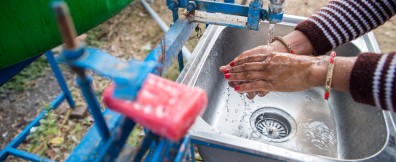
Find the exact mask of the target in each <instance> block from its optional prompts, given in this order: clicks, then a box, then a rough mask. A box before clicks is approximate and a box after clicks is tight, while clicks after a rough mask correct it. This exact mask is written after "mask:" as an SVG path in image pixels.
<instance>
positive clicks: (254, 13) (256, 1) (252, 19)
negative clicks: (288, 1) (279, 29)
mask: <svg viewBox="0 0 396 162" xmlns="http://www.w3.org/2000/svg"><path fill="white" fill-rule="evenodd" d="M269 1H270V4H269V5H268V10H267V11H266V10H262V9H261V7H262V5H263V2H262V0H253V1H251V2H250V4H249V12H248V19H247V28H249V29H252V30H258V28H259V22H260V19H263V20H264V19H266V20H268V21H269V22H270V23H271V24H276V23H279V22H281V21H282V18H283V3H284V2H285V0H269ZM260 12H261V13H260ZM261 16H263V17H261Z"/></svg>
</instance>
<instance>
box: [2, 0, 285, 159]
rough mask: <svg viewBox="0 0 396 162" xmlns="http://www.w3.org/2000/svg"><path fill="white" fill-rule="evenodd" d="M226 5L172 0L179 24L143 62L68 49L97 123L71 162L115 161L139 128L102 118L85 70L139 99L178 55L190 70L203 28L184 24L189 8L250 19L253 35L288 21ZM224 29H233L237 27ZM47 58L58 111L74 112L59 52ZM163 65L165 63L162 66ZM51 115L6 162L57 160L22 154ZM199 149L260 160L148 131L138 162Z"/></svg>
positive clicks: (190, 154) (256, 8)
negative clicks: (182, 11)
mask: <svg viewBox="0 0 396 162" xmlns="http://www.w3.org/2000/svg"><path fill="white" fill-rule="evenodd" d="M225 2H226V3H220V2H213V1H204V0H194V1H189V0H167V5H168V8H169V9H170V10H171V11H172V13H173V19H174V24H173V25H172V26H171V28H170V30H169V31H168V32H167V33H166V34H165V36H164V41H163V42H162V43H160V44H158V45H157V46H156V47H155V48H154V49H153V50H152V51H151V52H150V53H149V55H148V56H147V57H146V59H145V60H144V61H143V62H140V61H135V60H133V61H129V62H123V61H120V60H118V59H117V58H115V57H113V56H111V55H109V54H107V53H106V52H103V51H101V50H98V49H92V48H86V47H84V46H82V47H80V48H77V49H74V50H64V51H63V52H62V55H61V56H62V58H61V60H63V61H64V62H66V63H67V64H68V65H69V66H70V67H72V69H73V70H74V71H75V72H76V73H77V75H78V78H77V83H78V85H79V86H80V89H81V91H82V93H83V95H84V98H85V100H86V102H87V104H88V108H89V110H90V113H91V114H92V116H93V117H94V120H95V124H94V126H93V127H92V128H91V129H89V131H88V132H87V134H86V135H85V137H84V138H83V139H82V140H81V142H80V144H79V145H78V146H76V147H75V149H74V150H73V152H72V153H71V155H70V156H69V158H68V159H67V161H111V160H114V159H115V158H116V157H117V156H118V154H119V153H120V151H121V150H122V148H123V146H124V144H125V141H126V140H127V138H128V136H129V134H130V132H131V131H132V130H133V128H134V126H135V123H134V122H133V121H132V120H130V119H129V118H126V117H125V116H123V115H120V114H118V113H116V112H114V111H111V110H109V109H105V111H104V112H103V113H102V111H101V106H100V104H99V102H98V100H97V97H96V95H95V92H94V90H93V88H92V86H91V78H90V77H89V76H86V74H85V69H90V70H93V71H94V72H96V73H98V74H100V75H103V76H106V77H109V78H110V79H112V80H114V82H115V83H116V88H115V91H114V96H115V97H117V98H122V99H126V100H134V99H135V97H136V94H137V93H138V91H139V89H140V87H141V85H142V83H143V82H144V80H145V78H146V77H147V75H148V74H149V73H154V74H157V75H158V74H160V73H162V71H166V70H167V68H168V67H169V66H170V65H171V63H172V61H173V60H174V58H175V57H176V55H177V56H178V62H179V70H180V71H181V70H182V69H183V66H184V65H183V58H182V53H181V49H182V47H183V45H184V44H185V43H186V42H187V40H188V38H189V37H190V35H191V33H192V32H193V31H194V29H195V28H196V27H197V23H195V22H189V20H180V19H178V18H179V17H178V12H177V11H178V9H179V7H181V8H186V9H187V10H188V11H189V12H193V11H195V10H200V11H206V12H212V13H214V12H218V13H223V14H229V15H238V16H245V17H247V18H248V21H247V24H246V28H248V29H252V30H258V26H259V22H260V20H269V21H270V22H279V21H280V20H281V19H282V16H283V12H282V13H278V14H268V13H267V10H265V9H262V8H261V7H262V2H261V0H254V1H252V2H251V3H250V5H249V7H246V6H242V5H237V4H234V0H225ZM209 23H210V22H209ZM214 23H215V22H214ZM223 25H229V26H232V24H223ZM234 27H235V26H234ZM164 50H165V51H164ZM46 55H47V58H48V61H49V62H50V65H51V68H52V70H53V71H54V75H55V77H56V78H57V81H58V83H59V86H60V87H61V89H62V91H63V92H62V93H61V94H60V95H59V96H58V97H57V98H56V99H55V100H54V101H53V102H52V103H51V108H53V109H55V108H57V107H58V106H59V104H60V103H61V102H62V101H63V100H65V99H66V100H67V101H68V103H69V105H70V107H72V108H74V107H75V103H74V101H73V98H72V96H71V93H70V91H69V89H68V88H67V84H66V83H65V80H64V78H63V76H62V73H61V72H60V69H59V67H58V65H57V64H56V62H55V58H54V57H53V53H52V52H51V51H49V52H47V53H46ZM103 62H106V64H103ZM158 62H160V63H161V65H160V64H159V63H158ZM45 113H46V110H44V111H42V112H41V113H40V114H39V115H38V116H37V117H36V118H35V119H34V120H33V121H32V122H31V123H30V124H29V125H28V126H27V127H26V128H25V129H24V130H23V131H22V133H20V134H19V135H18V136H17V137H16V138H15V139H14V140H13V141H11V142H10V143H9V144H8V145H7V146H6V147H5V149H3V150H2V151H1V152H0V161H3V160H5V159H6V157H7V156H8V155H14V156H17V157H21V158H24V159H27V160H31V161H51V160H49V159H45V158H41V157H38V156H36V155H34V154H31V153H28V152H25V151H21V150H18V149H16V148H17V147H18V145H19V144H20V143H22V142H23V141H24V140H25V139H26V137H27V136H28V134H29V131H30V129H31V128H32V127H34V126H37V125H39V120H40V119H42V118H43V117H44V114H45ZM105 117H106V118H105ZM193 144H198V145H205V146H211V147H215V148H220V149H225V150H230V151H237V152H240V153H244V154H250V155H255V154H252V153H249V152H245V151H241V150H236V149H233V148H229V147H225V146H220V145H217V144H213V143H209V142H203V141H198V140H194V139H191V138H190V136H189V135H187V136H185V138H184V139H182V140H181V141H179V142H172V141H170V140H168V139H164V138H161V137H159V136H158V135H156V134H154V133H152V132H150V131H148V133H147V134H146V136H145V138H144V140H143V143H142V145H141V147H140V150H139V152H137V155H136V157H135V161H141V160H142V158H143V156H144V155H145V154H146V153H147V152H148V154H147V155H146V159H145V161H161V159H164V157H166V158H167V159H168V160H174V161H183V159H185V158H190V159H189V160H191V161H194V146H193ZM255 156H258V155H255Z"/></svg>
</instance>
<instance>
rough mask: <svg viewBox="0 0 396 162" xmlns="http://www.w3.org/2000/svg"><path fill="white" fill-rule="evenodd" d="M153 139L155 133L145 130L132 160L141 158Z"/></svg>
mask: <svg viewBox="0 0 396 162" xmlns="http://www.w3.org/2000/svg"><path fill="white" fill-rule="evenodd" d="M154 140H155V135H154V134H153V133H152V132H150V131H149V132H147V133H146V135H145V136H144V138H143V141H142V144H141V145H140V148H139V151H138V152H137V154H136V156H135V159H134V161H135V162H139V161H141V160H142V159H143V157H144V155H145V154H146V152H147V150H149V148H150V145H151V144H152V143H153V141H154Z"/></svg>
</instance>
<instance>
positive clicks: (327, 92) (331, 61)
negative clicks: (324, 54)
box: [324, 51, 337, 100]
mask: <svg viewBox="0 0 396 162" xmlns="http://www.w3.org/2000/svg"><path fill="white" fill-rule="evenodd" d="M336 55H337V54H336V53H335V52H334V51H332V52H331V54H330V59H329V66H328V67H327V75H326V83H325V92H324V99H325V100H328V99H329V97H330V89H331V82H332V80H333V71H334V63H335V57H336Z"/></svg>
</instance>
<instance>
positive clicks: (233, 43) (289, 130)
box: [178, 16, 396, 161]
mask: <svg viewBox="0 0 396 162" xmlns="http://www.w3.org/2000/svg"><path fill="white" fill-rule="evenodd" d="M303 19H304V18H301V17H296V16H286V17H285V18H284V22H283V23H280V24H277V25H276V30H277V32H276V35H281V36H282V35H285V34H287V33H289V32H291V31H293V30H294V26H295V25H296V24H297V23H298V22H300V21H302V20H303ZM268 26H269V25H268V24H266V23H262V24H261V27H260V29H261V30H260V31H258V32H256V31H249V30H243V29H234V28H227V27H222V26H210V27H209V28H208V29H207V30H206V32H205V34H204V35H203V37H202V38H201V40H200V42H199V43H198V45H197V47H196V48H195V50H194V52H193V56H192V58H190V60H189V61H188V63H187V65H186V67H185V68H184V70H183V72H182V73H181V75H180V76H179V78H178V82H181V83H183V84H187V85H190V86H197V87H201V88H203V89H204V90H206V92H207V93H208V97H209V104H208V107H207V109H206V111H205V112H204V113H203V115H202V116H201V118H199V119H197V121H196V123H195V125H194V126H193V127H192V129H191V130H190V134H191V136H192V137H193V139H194V141H195V142H196V143H199V144H200V145H198V149H199V152H200V154H201V156H202V158H203V160H204V161H263V160H264V161H265V160H267V161H283V160H287V161H289V160H292V161H350V160H352V161H396V149H395V145H396V142H395V128H394V124H393V123H394V122H393V121H392V114H391V113H389V112H386V111H382V110H380V109H379V108H376V107H371V106H368V105H363V104H359V103H356V102H354V101H353V99H352V98H351V96H350V95H349V94H345V93H341V92H337V91H332V92H331V98H330V100H329V101H326V100H324V99H323V87H317V88H313V89H310V90H306V91H303V92H294V93H276V92H271V93H269V94H268V95H267V96H265V97H256V98H255V99H254V100H249V99H247V98H245V97H244V96H243V95H240V94H238V93H236V92H235V91H234V90H233V89H232V88H231V89H230V88H228V85H227V82H226V80H225V79H224V77H223V74H222V73H220V72H219V71H218V68H219V67H220V66H221V65H225V64H227V63H229V62H230V61H231V60H232V59H234V58H235V57H236V56H238V54H240V53H241V52H243V51H245V50H247V49H250V48H252V47H255V46H258V45H263V44H265V43H266V40H267V31H268V28H269V27H268ZM335 51H337V55H338V56H356V55H358V54H359V53H361V52H365V51H374V52H379V48H378V46H377V44H376V41H375V38H374V36H373V34H372V33H369V34H366V35H365V36H363V37H360V38H358V39H356V40H355V41H353V42H351V43H348V44H345V45H343V46H341V47H339V48H337V49H336V50H335ZM335 75H336V74H335Z"/></svg>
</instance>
